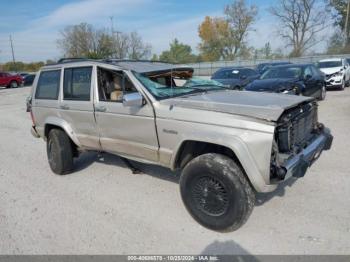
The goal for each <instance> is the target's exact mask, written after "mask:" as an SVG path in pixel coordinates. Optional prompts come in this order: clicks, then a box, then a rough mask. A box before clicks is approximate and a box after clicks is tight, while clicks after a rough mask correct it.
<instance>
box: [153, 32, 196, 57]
mask: <svg viewBox="0 0 350 262" xmlns="http://www.w3.org/2000/svg"><path fill="white" fill-rule="evenodd" d="M159 60H161V61H164V62H169V63H193V62H196V61H197V56H196V55H194V54H192V48H191V47H190V46H189V45H185V44H183V43H180V42H179V40H177V39H176V38H175V39H174V40H173V42H171V43H170V49H169V50H167V51H163V52H162V53H161V54H160V56H159Z"/></svg>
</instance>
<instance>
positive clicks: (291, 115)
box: [277, 103, 317, 152]
mask: <svg viewBox="0 0 350 262" xmlns="http://www.w3.org/2000/svg"><path fill="white" fill-rule="evenodd" d="M281 119H282V122H283V124H282V125H281V126H280V127H278V129H277V140H278V145H279V150H280V152H298V151H300V150H301V149H302V148H304V147H305V146H306V145H307V144H308V142H309V141H310V140H311V139H312V137H313V135H314V134H313V130H314V129H315V127H316V126H317V105H316V103H307V104H304V105H301V106H299V107H297V108H294V109H292V110H289V111H288V112H286V113H285V114H284V116H282V118H281Z"/></svg>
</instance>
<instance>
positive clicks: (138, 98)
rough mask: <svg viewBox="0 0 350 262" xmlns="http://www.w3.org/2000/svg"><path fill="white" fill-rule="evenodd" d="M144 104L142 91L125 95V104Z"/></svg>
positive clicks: (136, 105)
mask: <svg viewBox="0 0 350 262" xmlns="http://www.w3.org/2000/svg"><path fill="white" fill-rule="evenodd" d="M142 105H143V97H142V95H141V94H140V93H138V92H135V93H130V94H126V95H123V106H135V107H140V106H142Z"/></svg>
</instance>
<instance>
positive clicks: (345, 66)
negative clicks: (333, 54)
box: [317, 58, 350, 90]
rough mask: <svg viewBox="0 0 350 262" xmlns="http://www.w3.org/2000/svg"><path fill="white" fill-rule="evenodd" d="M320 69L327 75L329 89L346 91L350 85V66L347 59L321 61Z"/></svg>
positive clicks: (318, 64) (319, 63)
mask: <svg viewBox="0 0 350 262" xmlns="http://www.w3.org/2000/svg"><path fill="white" fill-rule="evenodd" d="M317 66H318V68H319V69H320V70H321V71H322V72H323V73H324V74H325V77H326V86H327V88H338V89H341V90H344V88H345V87H346V86H349V84H350V66H349V62H348V60H347V59H343V58H332V59H325V60H321V61H319V62H318V63H317Z"/></svg>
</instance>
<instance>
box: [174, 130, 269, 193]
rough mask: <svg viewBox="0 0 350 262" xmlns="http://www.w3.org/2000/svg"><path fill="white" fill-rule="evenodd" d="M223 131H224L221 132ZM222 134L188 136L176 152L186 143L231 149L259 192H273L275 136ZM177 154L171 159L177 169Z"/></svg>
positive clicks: (211, 133) (209, 132)
mask: <svg viewBox="0 0 350 262" xmlns="http://www.w3.org/2000/svg"><path fill="white" fill-rule="evenodd" d="M221 131H223V130H221ZM227 131H228V132H230V131H231V132H230V133H227V132H226V133H225V134H224V132H220V133H217V135H213V130H207V132H208V134H207V135H203V134H202V136H201V138H199V137H198V135H194V136H187V137H186V139H183V140H181V142H180V143H179V144H178V145H177V146H176V149H175V151H174V152H179V150H180V148H181V146H182V144H183V143H184V142H186V141H189V140H191V141H198V142H206V143H211V144H217V145H220V146H224V147H227V148H230V149H231V150H232V151H233V153H234V154H235V155H236V157H237V158H238V160H239V161H240V164H241V165H242V167H243V169H244V171H245V173H246V175H247V177H248V179H249V180H250V182H251V184H252V185H253V187H254V188H255V190H256V191H258V192H271V191H273V190H274V189H275V188H276V185H272V184H270V161H271V149H272V141H273V134H271V133H267V132H266V133H264V132H257V131H249V130H245V131H243V132H240V134H239V135H235V134H232V129H231V130H227ZM176 158H177V154H173V155H172V158H171V167H172V168H174V167H175V162H176Z"/></svg>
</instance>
